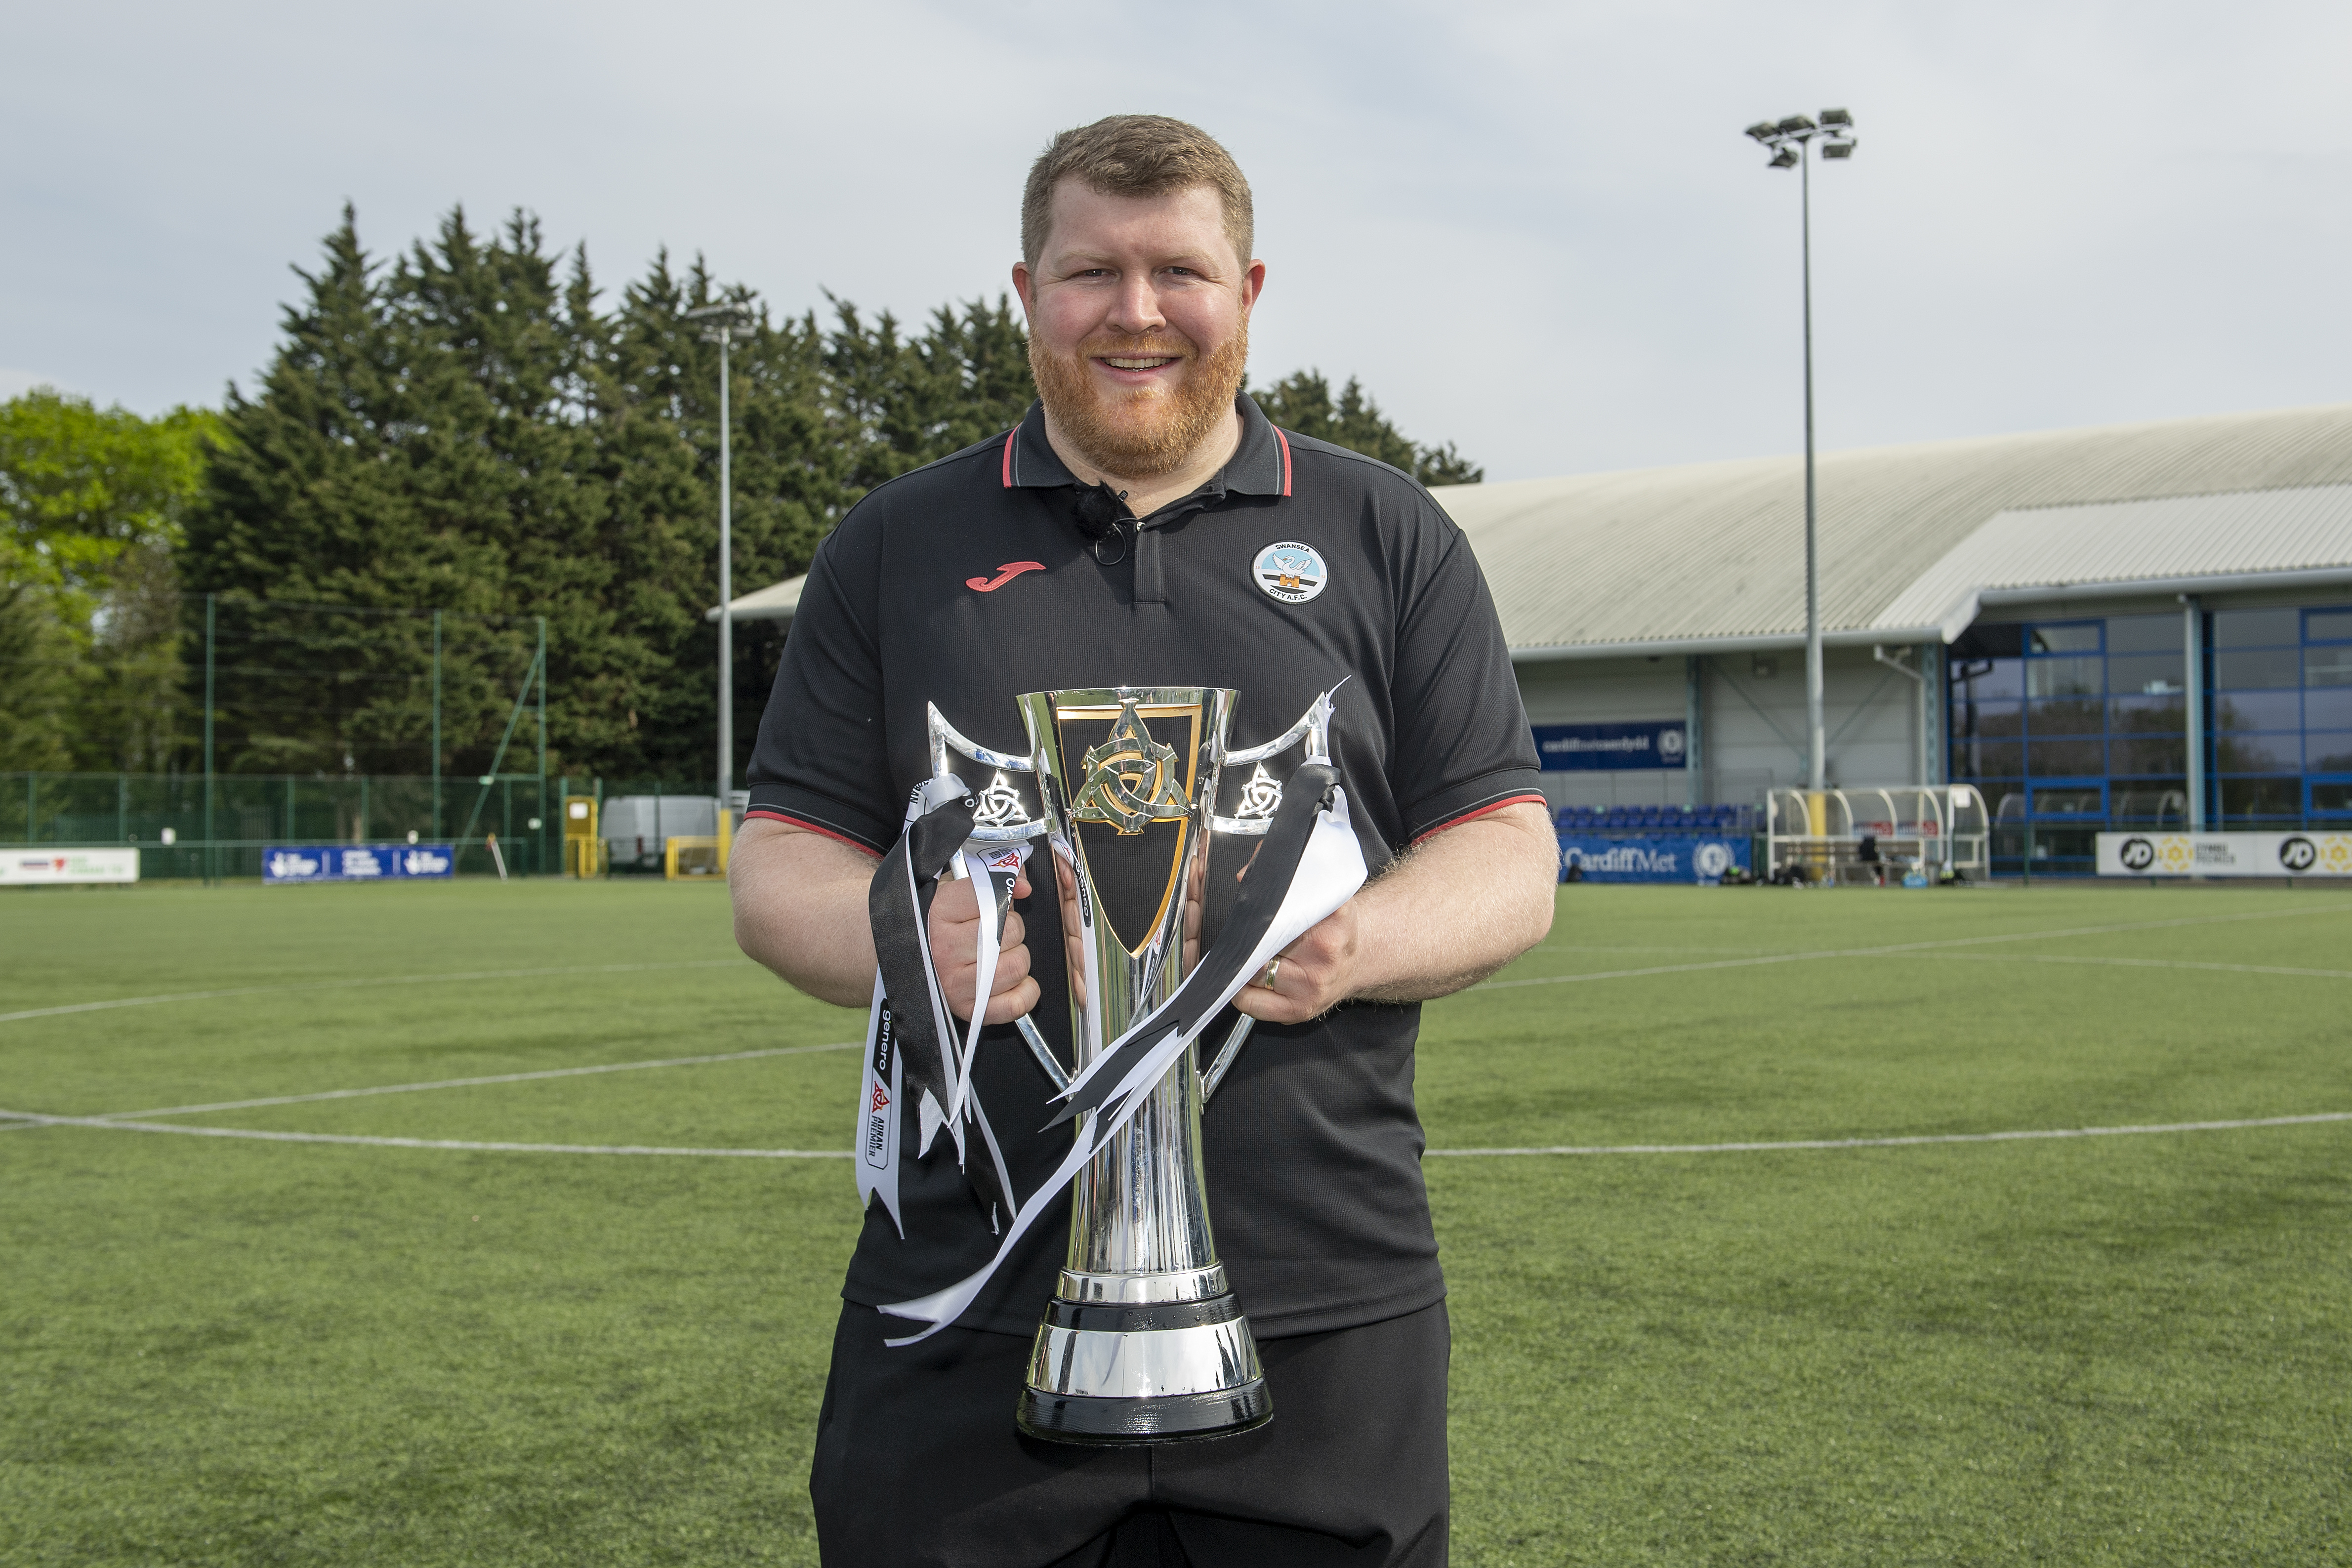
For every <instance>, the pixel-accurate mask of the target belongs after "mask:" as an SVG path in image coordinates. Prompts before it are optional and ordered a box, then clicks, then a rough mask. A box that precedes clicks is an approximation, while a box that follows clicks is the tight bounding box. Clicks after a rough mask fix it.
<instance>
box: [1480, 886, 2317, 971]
mask: <svg viewBox="0 0 2352 1568" xmlns="http://www.w3.org/2000/svg"><path fill="white" fill-rule="evenodd" d="M2345 910H2352V904H2323V905H2320V906H2318V907H2317V908H2310V909H2299V910H2253V911H2251V912H2249V913H2245V914H2235V915H2202V916H2192V917H2190V918H2188V919H2185V920H2177V921H2131V922H2128V923H2125V924H2117V925H2104V926H2074V927H2070V928H2067V929H2063V930H2059V931H2012V932H2005V933H2001V934H1998V935H1992V936H1961V937H1951V938H1948V939H1946V940H1943V941H1940V942H1894V943H1891V944H1889V945H1887V946H1885V947H1838V948H1822V949H1821V950H1819V951H1817V952H1772V953H1765V954H1762V955H1760V956H1758V957H1755V958H1718V959H1712V960H1709V961H1708V962H1706V963H1660V964H1654V965H1652V966H1650V967H1648V968H1643V969H1603V970H1595V971H1591V972H1588V973H1582V974H1547V975H1540V976H1538V977H1536V978H1534V979H1531V980H1489V981H1486V982H1485V983H1483V984H1477V985H1473V986H1471V987H1470V989H1471V990H1473V991H1511V990H1517V988H1519V987H1520V986H1524V985H1578V984H1583V983H1585V982H1587V981H1592V980H1640V979H1644V978H1647V977H1649V976H1651V975H1655V974H1696V973H1703V972H1705V971H1707V970H1714V969H1752V968H1755V967H1756V966H1758V965H1759V964H1768V963H1807V962H1809V961H1811V960H1814V959H1822V958H1885V957H1888V956H1890V955H1893V954H1896V953H1906V952H1936V951H1938V950H1941V949H1948V948H1956V947H1982V946H1985V945H1988V944H1990V943H1993V942H2042V941H2047V940H2050V939H2052V938H2056V937H2067V936H2109V935H2113V934H2115V933H2116V932H2119V931H2168V930H2172V929H2175V928H2178V927H2181V926H2203V925H2227V924H2230V923H2231V922H2233V921H2266V920H2279V919H2283V918H2284V917H2286V916H2289V915H2319V914H2340V913H2342V912H2344V911H2345ZM2150 962H2156V961H2153V960H2151V961H2150Z"/></svg>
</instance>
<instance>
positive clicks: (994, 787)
mask: <svg viewBox="0 0 2352 1568" xmlns="http://www.w3.org/2000/svg"><path fill="white" fill-rule="evenodd" d="M923 710H924V713H925V715H926V717H927V719H928V721H929V728H930V738H931V774H932V776H933V777H935V778H942V777H946V776H948V775H950V774H951V773H954V771H955V770H954V768H953V766H952V765H951V764H950V763H949V761H948V756H949V753H950V752H953V753H955V754H957V755H960V756H964V757H968V758H970V759H971V761H973V762H975V763H980V764H981V766H982V767H988V768H995V769H997V770H999V772H1000V773H1031V774H1034V773H1036V771H1037V763H1036V759H1034V757H1024V756H1019V755H1015V754H1013V753H1012V752H999V751H995V750H992V748H990V747H987V746H983V745H982V744H981V743H980V742H977V741H973V740H971V739H969V738H968V737H966V736H965V735H964V734H963V733H962V731H959V730H958V729H957V728H956V727H955V726H954V725H953V724H950V723H949V722H948V719H947V715H946V714H944V713H942V712H940V709H939V704H937V703H935V702H926V703H924V704H923ZM1000 785H1002V786H1003V787H1002V788H1000V787H999V786H1000ZM972 793H973V794H974V795H976V796H978V798H979V800H980V803H981V814H980V816H976V817H974V818H973V819H972V828H971V837H972V839H973V840H975V841H978V842H982V843H989V844H1013V843H1019V842H1020V841H1021V840H1023V839H1025V838H1042V837H1045V829H1046V823H1045V816H1044V814H1043V812H1042V811H1041V812H1040V814H1039V816H1037V817H1035V818H1034V819H1028V818H1024V817H1022V816H1019V813H1020V812H1021V810H1022V809H1023V807H1024V805H1025V803H1024V802H1023V801H1022V800H1021V798H1020V795H1019V792H1018V791H1016V790H1013V789H1012V788H1011V787H1010V785H1009V783H1008V782H1007V781H1005V780H1003V778H1001V777H1000V778H999V779H998V780H997V781H995V783H994V784H991V785H989V786H988V787H986V788H983V789H979V790H975V791H973V792H972ZM1040 804H1041V805H1042V801H1041V803H1040ZM992 814H993V817H994V819H993V820H991V816H992ZM948 871H949V874H950V876H952V877H953V878H954V879H956V880H957V881H962V880H963V879H964V877H965V871H964V868H963V857H962V856H961V855H958V856H957V857H956V858H954V859H952V860H950V861H949V862H948ZM1015 1026H1017V1027H1018V1028H1019V1029H1020V1031H1021V1038H1022V1039H1023V1040H1024V1041H1025V1042H1026V1043H1027V1044H1028V1047H1029V1054H1030V1055H1031V1056H1033V1057H1035V1058H1037V1065H1038V1066H1039V1067H1041V1068H1044V1069H1045V1076H1046V1078H1048V1079H1051V1080H1052V1081H1053V1085H1054V1088H1055V1089H1057V1090H1058V1089H1067V1088H1069V1087H1070V1069H1069V1068H1066V1067H1064V1066H1063V1065H1062V1063H1061V1059H1060V1058H1057V1057H1055V1055H1054V1047H1051V1046H1049V1045H1047V1044H1046V1043H1045V1036H1044V1035H1042V1034H1040V1033H1038V1031H1037V1022H1036V1020H1035V1019H1034V1018H1032V1017H1030V1016H1028V1015H1027V1014H1025V1013H1024V1014H1023V1015H1022V1016H1021V1017H1020V1018H1019V1019H1017V1020H1016V1021H1015Z"/></svg>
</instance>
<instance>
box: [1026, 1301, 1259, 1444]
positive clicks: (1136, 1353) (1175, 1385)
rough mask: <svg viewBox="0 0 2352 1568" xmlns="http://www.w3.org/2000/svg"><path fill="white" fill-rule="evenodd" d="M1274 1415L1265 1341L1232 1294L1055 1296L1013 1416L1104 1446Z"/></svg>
mask: <svg viewBox="0 0 2352 1568" xmlns="http://www.w3.org/2000/svg"><path fill="white" fill-rule="evenodd" d="M1217 1272H1218V1273H1219V1274H1220V1275H1222V1272H1223V1271H1222V1270H1219V1271H1217ZM1219 1282H1220V1283H1222V1279H1220V1281H1219ZM1273 1418H1274V1399H1273V1396H1272V1395H1271V1394H1269V1393H1267V1391H1266V1386H1265V1370H1264V1369H1263V1368H1262V1367H1261V1366H1260V1365H1259V1364H1258V1359H1257V1342H1256V1341H1255V1339H1254V1338H1253V1337H1252V1336H1251V1334H1250V1327H1249V1320H1248V1319H1246V1318H1244V1317H1243V1316H1242V1310H1241V1303H1239V1302H1238V1301H1236V1300H1234V1298H1233V1297H1232V1296H1231V1295H1229V1294H1223V1295H1217V1296H1213V1297H1209V1298H1207V1299H1205V1300H1187V1301H1153V1302H1140V1301H1130V1302H1118V1303H1103V1302H1096V1301H1087V1302H1080V1301H1072V1300H1066V1299H1064V1298H1061V1297H1058V1296H1057V1297H1055V1300H1054V1301H1053V1303H1052V1305H1051V1306H1050V1307H1048V1308H1047V1310H1046V1313H1045V1321H1044V1322H1043V1323H1041V1324H1039V1325H1038V1327H1037V1340H1036V1344H1035V1346H1034V1348H1033V1349H1032V1350H1031V1352H1030V1356H1029V1377H1028V1385H1027V1386H1026V1387H1024V1389H1023V1390H1022V1391H1021V1403H1020V1407H1019V1408H1018V1410H1016V1411H1015V1413H1014V1416H1013V1419H1014V1421H1015V1422H1016V1424H1017V1425H1018V1426H1020V1428H1021V1430H1023V1431H1024V1432H1026V1433H1028V1434H1029V1435H1030V1436H1033V1437H1042V1438H1044V1439H1045V1440H1046V1441H1048V1442H1054V1443H1097V1444H1117V1443H1172V1442H1181V1441H1184V1440H1187V1439H1192V1438H1202V1437H1225V1436H1233V1435H1234V1433H1237V1432H1246V1431H1248V1430H1249V1429H1250V1428H1252V1427H1254V1426H1263V1425H1265V1423H1266V1422H1267V1421H1270V1420H1272V1419H1273Z"/></svg>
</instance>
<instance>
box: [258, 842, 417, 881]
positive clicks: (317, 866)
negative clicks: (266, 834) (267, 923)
mask: <svg viewBox="0 0 2352 1568" xmlns="http://www.w3.org/2000/svg"><path fill="white" fill-rule="evenodd" d="M456 869H457V857H456V856H455V855H453V854H451V853H450V852H449V846H447V845H446V844H372V845H357V844H299V845H272V846H270V847H269V848H268V850H266V851H264V852H263V854H262V857H261V880H262V883H263V885H264V886H267V887H276V886H278V884H280V883H286V882H393V881H402V882H405V881H411V880H414V879H417V878H421V877H436V878H447V877H449V876H451V875H453V874H454V873H455V872H456Z"/></svg>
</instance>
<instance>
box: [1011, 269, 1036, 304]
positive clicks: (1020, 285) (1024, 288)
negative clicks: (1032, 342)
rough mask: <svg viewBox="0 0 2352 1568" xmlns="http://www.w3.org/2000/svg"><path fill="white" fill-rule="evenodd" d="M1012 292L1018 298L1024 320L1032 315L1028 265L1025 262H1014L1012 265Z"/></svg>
mask: <svg viewBox="0 0 2352 1568" xmlns="http://www.w3.org/2000/svg"><path fill="white" fill-rule="evenodd" d="M1013 293H1014V294H1016V295H1018V296H1020V299H1021V314H1022V315H1023V317H1024V318H1026V317H1028V316H1030V315H1032V314H1034V312H1033V311H1032V310H1030V303H1031V301H1030V299H1029V264H1028V263H1027V262H1026V261H1016V262H1014V263H1013Z"/></svg>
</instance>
